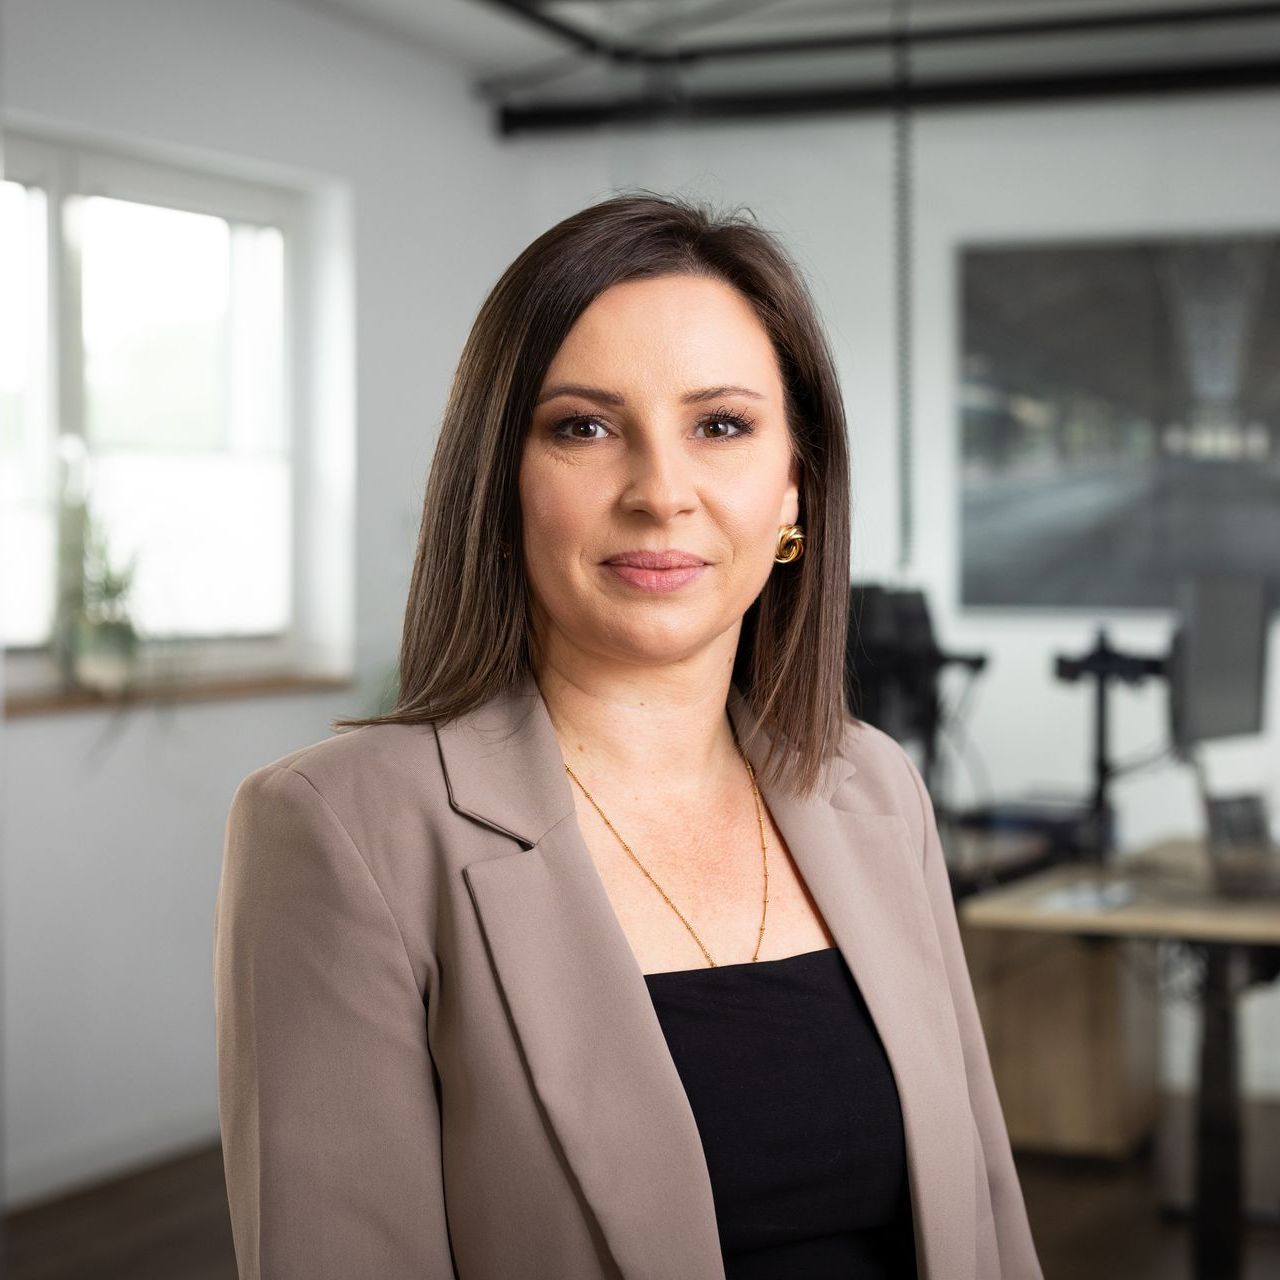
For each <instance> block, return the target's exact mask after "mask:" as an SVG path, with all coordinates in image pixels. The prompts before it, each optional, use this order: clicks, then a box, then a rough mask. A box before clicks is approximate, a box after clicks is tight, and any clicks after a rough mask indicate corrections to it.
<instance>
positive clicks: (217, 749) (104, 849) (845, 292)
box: [0, 0, 1280, 1204]
mask: <svg viewBox="0 0 1280 1280" xmlns="http://www.w3.org/2000/svg"><path fill="white" fill-rule="evenodd" d="M4 19H5V29H4V31H3V37H4V43H3V59H4V63H3V68H2V70H3V74H4V78H3V86H4V87H3V99H2V100H0V106H3V107H4V108H5V109H6V111H7V112H8V113H9V114H10V115H11V116H12V117H13V118H14V119H15V120H16V121H18V122H22V121H23V120H25V119H30V120H33V121H38V122H43V123H47V124H54V125H59V126H63V127H66V128H70V129H74V130H81V129H90V130H93V131H95V132H104V133H106V134H109V135H118V136H119V137H121V138H129V137H135V136H136V137H138V138H142V139H148V140H151V141H155V142H167V143H174V144H180V145H183V146H191V147H196V148H201V149H209V150H213V151H217V152H221V153H226V154H228V155H234V156H244V157H248V158H252V159H255V160H257V161H261V162H267V163H270V164H273V165H281V166H284V167H285V168H287V169H289V170H292V171H301V172H304V173H308V174H316V175H326V176H328V177H330V178H332V179H334V180H336V181H339V182H342V183H346V184H349V188H350V193H351V199H352V204H353V208H354V227H355V237H356V246H355V251H356V333H357V351H358V364H357V386H356V393H357V412H358V424H359V435H358V457H357V468H358V479H357V521H358V523H357V534H358V542H357V600H356V608H357V619H358V636H357V646H356V648H357V660H358V662H359V664H360V666H361V669H362V670H363V671H365V672H366V673H368V671H369V669H370V668H371V667H372V666H373V665H375V664H380V663H382V662H385V661H386V660H387V659H388V658H390V657H391V656H392V655H393V654H394V650H395V645H396V643H397V641H398V632H399V622H400V615H401V611H402V609H403V601H404V591H405V586H406V582H407V574H408V569H409V564H410V560H411V556H412V551H413V539H414V534H415V530H416V518H417V514H418V513H417V504H418V502H419V501H420V492H421V482H422V479H423V477H424V475H425V471H426V467H427V465H428V462H429V458H430V451H431V448H432V444H433V438H434V429H435V425H436V423H437V421H438V417H439V413H440V410H441V408H442V406H443V402H444V396H445V392H446V389H447V385H448V379H449V376H450V374H451V372H452V367H453V363H454V361H455V360H456V357H457V354H458V351H459V349H460V347H461V344H462V341H463V339H464V337H465V334H466V330H467V327H468V326H469V324H470V321H471V318H472V316H473V315H474V312H475V309H476V308H477V307H478V305H479V303H480V301H481V299H482V297H483V295H484V292H485V291H486V289H487V288H488V286H489V285H490V284H491V283H492V281H493V280H494V279H495V278H496V276H497V274H498V273H499V272H500V271H501V269H502V268H503V267H504V266H505V265H506V263H507V262H508V261H509V260H510V259H511V258H512V257H513V256H514V255H515V253H516V252H517V251H518V250H519V249H520V248H521V247H522V246H523V245H524V244H525V243H526V242H527V241H528V240H529V239H531V238H532V237H533V236H534V235H536V234H537V233H538V232H540V231H541V230H543V229H544V228H545V227H547V226H548V225H550V224H551V223H552V222H553V221H555V220H556V219H557V218H559V217H560V216H563V215H564V214H567V213H569V212H571V211H572V210H574V209H576V208H578V207H580V206H581V205H582V204H584V203H587V202H588V201H590V200H592V199H595V198H598V197H600V196H603V195H605V194H607V193H608V191H609V190H610V189H611V188H612V187H614V186H617V185H623V184H633V183H634V184H643V185H647V186H651V187H654V188H657V189H660V190H683V191H686V192H692V193H698V194H704V195H709V196H713V197H715V198H716V199H718V200H721V201H723V202H724V203H727V204H737V203H746V204H747V205H749V206H750V207H751V208H753V209H754V210H755V211H756V213H757V214H758V215H759V217H760V219H761V220H762V221H763V222H764V223H765V224H766V225H768V226H771V227H773V228H774V229H776V230H777V231H779V232H780V233H781V234H782V235H783V236H784V237H785V238H786V240H787V241H788V243H789V244H790V245H791V246H792V248H793V249H794V250H795V252H796V254H797V256H798V257H799V258H800V260H801V262H802V264H803V265H804V266H805V267H806V268H807V269H808V271H809V273H810V275H811V278H812V283H813V287H814V291H815V294H816V295H817V298H818V301H819V304H820V306H821V308H822V310H823V313H824V316H825V318H826V321H827V324H828V327H829V329H830V332H831V334H832V337H833V340H834V343H835V346H836V352H837V359H838V366H839V372H840V375H841V377H842V380H843V382H844V386H845V393H846V400H847V406H848V411H849V417H850V422H851V430H852V457H853V463H854V470H855V477H854V489H855V492H854V498H855V517H854V548H853V553H854V567H855V572H856V573H858V574H859V575H860V576H865V577H882V578H884V577H888V576H889V575H891V574H892V572H893V570H894V567H895V562H896V554H897V548H896V542H895V538H896V533H895V530H896V519H897V512H896V488H895V485H896V480H895V449H896V445H895V442H894V401H893V377H894V371H893V346H892V338H893V323H894V321H893V310H892V302H893V295H892V285H893V264H892V259H891V253H890V244H891V239H890V230H891V208H890V203H889V192H890V181H889V179H890V174H891V167H890V160H891V155H890V135H889V131H888V127H887V123H886V121H885V120H883V119H881V118H863V117H852V118H827V119H821V120H812V121H800V120H795V121H791V122H788V123H785V124H767V125H766V124H757V123H753V124H742V125H702V126H699V127H697V128H690V129H681V130H680V131H678V132H677V131H675V130H672V129H669V128H663V129H656V130H635V131H616V132H612V133H610V132H604V131H598V132H595V133H592V134H589V135H586V134H584V135H565V136H561V137H555V138H523V139H521V138H517V139H514V140H511V141H507V142H501V141H499V140H497V139H496V138H495V137H494V136H493V135H492V133H491V131H490V129H489V123H488V120H487V117H486V115H485V113H484V111H483V109H482V108H481V107H480V106H479V105H478V104H477V103H476V102H475V101H474V100H473V99H472V98H471V96H470V95H469V93H468V92H467V89H466V85H465V80H464V78H463V77H462V76H461V75H460V74H459V72H458V70H457V69H456V68H455V67H454V66H452V65H446V64H445V63H444V62H443V61H442V62H440V63H436V62H433V61H431V60H429V59H428V58H427V57H425V56H423V55H422V54H421V53H420V52H418V53H415V52H413V51H411V50H409V49H406V48H399V47H397V46H395V45H394V44H392V43H390V42H385V41H383V40H382V39H381V38H379V37H376V36H365V35H362V34H360V33H359V31H358V30H357V29H356V28H354V27H351V26H348V25H345V24H339V23H337V22H335V21H333V20H331V19H328V18H325V17H323V16H319V15H317V14H315V13H309V12H308V11H306V10H304V9H302V8H298V7H293V6H290V5H287V4H281V3H275V2H274V0H219V3H218V4H217V5H212V4H208V3H203V2H201V0H163V2H162V0H151V2H148V0H93V2H92V3H90V2H89V0H7V8H6V10H5V14H4ZM1278 126H1280V95H1277V94H1266V93H1250V94H1240V95H1237V96H1223V97H1217V98H1199V99H1188V100H1185V101H1183V102H1175V101H1159V102H1153V103H1150V104H1146V103H1135V102H1129V103H1123V104H1119V105H1116V106H1114V107H1113V106H1106V107H1101V106H1096V105H1095V106H1083V107H1080V106H1074V107H1062V106H1057V107H1053V108H1037V109H1034V110H1032V109H1022V108H1006V109H1003V110H1000V111H968V112H957V113H951V114H948V115H945V116H939V117H932V116H926V117H921V119H920V121H919V124H918V128H917V147H918V152H919V156H918V165H919V168H918V179H917V186H918V195H919V200H920V208H919V220H918V224H917V231H918V237H919V239H918V274H917V282H916V297H915V305H916V315H917V328H916V335H917V338H916V341H917V353H916V354H917V370H916V382H915V396H916V405H917V414H918V421H917V432H918V435H917V441H916V451H915V452H916V458H917V459H918V464H919V469H918V472H917V474H916V476H915V478H914V483H915V485H916V490H915V492H916V500H917V510H918V520H919V530H918V535H917V547H918V555H917V563H916V564H915V565H914V566H912V570H911V578H912V580H914V581H917V582H919V583H921V584H922V585H924V586H925V587H927V588H928V589H929V591H930V593H931V596H932V598H933V601H934V607H935V610H936V617H937V622H938V625H939V628H940V631H941V634H942V636H943V637H944V638H945V640H946V642H948V643H950V644H953V645H955V646H957V647H962V648H966V649H968V648H976V649H984V650H987V651H988V652H989V653H990V654H991V657H992V665H991V670H990V674H989V676H987V677H986V678H985V680H984V684H983V692H982V694H981V696H980V697H979V698H978V700H977V704H976V710H975V715H974V718H973V722H972V725H971V734H972V737H973V738H974V740H975V743H976V745H977V747H978V748H979V750H980V751H981V752H982V754H983V756H984V758H985V761H986V766H987V769H988V772H989V773H990V775H991V777H992V779H993V780H994V781H995V783H996V785H997V787H998V789H999V790H1000V792H1001V793H1002V794H1008V793H1016V792H1017V791H1018V790H1020V789H1021V788H1023V787H1025V786H1031V785H1036V786H1045V785H1047V786H1062V787H1080V786H1083V785H1084V783H1085V780H1086V768H1087V760H1088V750H1089V747H1088V732H1089V715H1088V702H1087V697H1086V695H1085V694H1084V693H1083V692H1082V691H1081V690H1078V689H1068V688H1065V687H1062V686H1056V685H1054V684H1053V683H1052V682H1051V681H1050V679H1049V676H1048V672H1049V670H1050V669H1051V655H1052V654H1054V653H1055V652H1058V651H1060V650H1062V651H1079V650H1081V649H1084V648H1086V647H1087V646H1088V644H1089V642H1090V640H1091V638H1092V629H1093V625H1094V619H1092V618H1090V619H1088V620H1082V619H1077V618H1069V617H1066V618H1055V617H1052V616H1050V615H1041V616H1038V617H1032V618H1028V619H1025V620H1019V621H1005V620H999V621H996V620H983V619H982V618H981V617H965V616H962V615H960V614H959V613H958V611H957V609H956V606H955V589H954V585H953V583H954V580H955V577H954V568H955V545H954V540H953V537H952V530H953V529H954V528H955V520H954V511H953V506H954V494H955V485H954V475H953V465H954V453H955V447H954V446H955V441H954V435H953V431H954V422H953V414H952V409H951V388H952V387H953V385H954V381H955V379H954V369H953V360H952V349H953V347H952V343H953V334H952V330H951V328H950V326H951V323H952V320H951V317H952V314H953V305H952V304H953V299H952V293H951V288H952V286H951V278H950V274H949V272H950V262H949V254H950V251H951V247H952V245H953V244H954V242H955V241H956V239H958V238H961V237H964V236H967V235H969V234H976V233H986V232H989V231H993V230H1001V231H1010V232H1013V233H1014V234H1038V233H1040V232H1043V231H1046V230H1054V231H1064V232H1072V231H1083V230H1095V229H1105V230H1108V231H1112V230H1121V229H1133V230H1139V231H1142V230H1151V231H1161V230H1188V229H1206V230H1219V229H1221V228H1224V227H1230V226H1233V225H1250V226H1259V225H1260V226H1272V225H1275V223H1276V221H1277V212H1278V211H1280V170H1277V167H1276V166H1275V165H1274V164H1273V163H1272V164H1269V163H1268V161H1271V160H1273V158H1274V143H1273V139H1274V137H1275V136H1276V133H1277V128H1278ZM1099 620H1101V619H1099ZM1114 623H1115V624H1114V626H1113V627H1112V638H1113V640H1114V641H1115V642H1116V643H1118V644H1121V645H1125V646H1132V647H1134V648H1139V649H1143V650H1151V651H1153V652H1154V651H1159V650H1161V649H1162V648H1163V647H1164V644H1165V641H1166V639H1167V621H1166V620H1163V619H1147V618H1142V617H1137V616H1130V617H1117V618H1116V619H1115V620H1114ZM1272 653H1273V657H1274V658H1275V662H1274V665H1273V672H1272V675H1273V680H1272V685H1271V690H1270V693H1269V706H1268V714H1269V723H1270V725H1271V726H1272V732H1271V736H1270V738H1269V739H1268V740H1267V741H1266V742H1265V743H1264V744H1246V745H1245V746H1244V747H1243V748H1242V749H1241V750H1240V751H1237V752H1234V753H1227V754H1225V755H1222V756H1221V760H1222V762H1223V767H1224V768H1225V769H1226V770H1227V771H1228V772H1231V771H1233V770H1234V771H1235V772H1236V773H1237V774H1238V775H1239V776H1240V778H1241V779H1242V780H1244V781H1249V782H1253V783H1257V782H1259V781H1261V780H1263V779H1264V778H1265V779H1266V781H1267V783H1268V785H1269V786H1270V791H1271V799H1272V801H1273V804H1275V805H1276V807H1277V808H1278V809H1280V773H1278V772H1277V770H1278V769H1280V750H1277V746H1278V745H1280V742H1278V736H1280V643H1276V638H1275V637H1273V648H1272ZM372 696H373V694H372V691H369V692H367V693H362V694H361V695H360V697H358V698H357V697H325V698H318V697H295V698H273V699H262V700H256V701H255V700H247V701H243V702H231V703H213V704H208V705H204V706H202V705H199V704H192V705H189V706H185V707H179V708H178V709H176V710H175V711H173V712H170V713H159V712H153V711H145V710H144V711H139V712H131V713H129V714H128V715H127V716H126V717H124V718H123V719H122V721H121V722H120V725H119V729H118V731H117V732H114V733H113V728H112V723H111V721H110V720H109V719H108V718H107V717H104V716H99V715H94V714H79V713H78V714H75V715H65V716H58V717H50V718H47V719H35V720H17V721H12V722H9V723H8V724H7V726H6V742H5V751H6V757H7V758H6V759H5V762H4V763H5V776H4V781H3V785H4V818H3V822H4V827H3V855H4V868H3V878H4V884H5V910H6V916H5V919H4V948H5V951H4V974H5V977H4V983H5V986H4V1007H5V1016H6V1027H5V1055H6V1058H5V1081H4V1089H5V1092H4V1102H5V1112H6V1121H5V1124H6V1130H7V1132H6V1140H7V1143H6V1166H5V1168H6V1178H7V1183H8V1199H9V1202H10V1203H11V1204H13V1203H18V1202H21V1201H23V1200H26V1199H30V1198H32V1197H34V1196H38V1195H40V1194H42V1193H45V1192H48V1191H52V1190H54V1189H56V1188H59V1187H61V1186H64V1185H67V1184H70V1183H73V1182H76V1181H80V1180H87V1179H90V1178H92V1177H94V1176H95V1175H99V1174H102V1173H105V1172H107V1171H110V1170H112V1169H114V1168H117V1167H123V1166H126V1165H128V1164H130V1163H134V1162H142V1161H144V1160H146V1159H147V1158H150V1157H152V1156H156V1155H159V1154H163V1153H165V1152H167V1151H171V1150H174V1149H177V1148H180V1147H182V1146H184V1145H188V1144H192V1143H196V1142H199V1141H203V1140H207V1139H210V1138H212V1137H213V1135H215V1133H216V1103H215V1092H214V1063H213V1020H212V1008H211V992H210V929H211V911H212V902H213V895H214V891H215V887H216V883H217V874H218V865H219V858H220V854H221V840H222V833H223V824H224V822H225V817H226V807H227V803H228V801H229V799H230V796H231V793H232V791H233V789H234V787H235V784H236V783H237V782H238V781H239V779H240V778H241V777H242V776H243V775H244V774H245V773H246V772H248V771H249V770H250V769H251V768H253V767H255V766H256V765H257V764H259V763H262V762H264V761H266V760H269V759H271V758H273V757H275V756H277V755H279V754H282V753H283V752H285V751H287V750H290V749H292V748H293V747H295V746H298V745H301V744H303V743H305V742H308V741H312V740H314V739H316V738H319V737H322V736H324V735H325V733H326V732H327V724H328V720H329V718H330V717H332V716H336V715H343V714H350V713H354V712H358V711H362V710H364V709H365V706H366V705H367V702H366V700H367V699H368V698H370V697H372ZM1162 699H1163V692H1162V690H1160V689H1159V688H1157V687H1154V686H1152V687H1150V688H1147V689H1143V690H1141V691H1136V692H1122V693H1120V694H1118V695H1117V696H1116V698H1115V749H1116V752H1117V754H1119V755H1120V756H1127V755H1130V754H1133V753H1135V752H1136V751H1139V750H1141V749H1143V748H1145V747H1147V746H1148V745H1150V743H1151V742H1152V741H1153V740H1155V739H1157V738H1158V737H1159V735H1160V732H1161V726H1162V717H1163V701H1162ZM1268 770H1269V773H1268V772H1267V771H1268ZM958 798H959V799H962V800H963V799H964V798H965V795H964V793H963V792H961V793H960V794H959V796H958ZM1116 799H1117V802H1118V803H1119V805H1120V806H1121V810H1122V813H1121V818H1122V838H1123V840H1124V842H1125V844H1126V845H1133V844H1138V843H1141V842H1143V841H1146V840H1149V839H1153V838H1157V837H1159V836H1162V835H1166V834H1169V835H1172V834H1179V833H1182V832H1184V831H1188V830H1190V829H1191V828H1192V826H1193V824H1194V822H1195V810H1194V805H1193V795H1192V790H1191V786H1190V781H1189V779H1188V778H1187V777H1185V776H1184V775H1183V774H1182V773H1181V772H1180V771H1178V770H1176V769H1172V768H1169V769H1164V770H1161V771H1158V772H1152V773H1150V774H1148V775H1143V776H1142V777H1141V778H1140V779H1138V778H1135V779H1133V780H1128V781H1122V782H1121V783H1120V784H1119V785H1118V787H1117V789H1116ZM1247 1003H1248V1016H1247V1017H1246V1019H1245V1026H1244V1034H1245V1040H1246V1053H1245V1077H1246V1082H1247V1085H1248V1087H1249V1088H1250V1089H1252V1090H1255V1091H1263V1090H1265V1091H1267V1092H1278V1091H1280V1052H1278V1051H1277V1050H1278V1049H1280V1000H1278V999H1277V998H1276V997H1275V996H1274V995H1273V994H1272V993H1266V994H1260V995H1256V996H1251V997H1250V998H1249V1000H1248V1002H1247ZM1166 1025H1167V1030H1168V1032H1169V1035H1168V1037H1167V1046H1166V1055H1165V1075H1166V1079H1167V1080H1168V1081H1169V1082H1170V1083H1171V1084H1185V1083H1186V1081H1187V1080H1188V1079H1189V1078H1190V1077H1191V1074H1192V1070H1193V1059H1192V1056H1191V1045H1192V1041H1191V1039H1190V1036H1191V1033H1192V1032H1193V1030H1194V1022H1193V1021H1192V1020H1191V1019H1190V1017H1189V1016H1187V1015H1185V1014H1184V1013H1183V1012H1182V1011H1177V1010H1174V1011H1171V1012H1170V1014H1169V1016H1168V1018H1167V1024H1166ZM1264 1055H1265V1057H1264Z"/></svg>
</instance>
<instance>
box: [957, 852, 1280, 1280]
mask: <svg viewBox="0 0 1280 1280" xmlns="http://www.w3.org/2000/svg"><path fill="white" fill-rule="evenodd" d="M1126 896H1128V897H1130V898H1131V900H1129V901H1120V899H1121V898H1123V897H1126ZM957 912H958V914H959V916H960V919H961V920H962V921H963V922H964V924H965V925H966V927H969V928H982V929H1010V930H1031V931H1034V932H1036V933H1053V932H1060V933H1068V934H1074V935H1076V936H1078V937H1095V938H1098V937H1106V938H1145V939H1151V940H1157V941H1160V940H1163V941H1180V942H1185V943H1188V944H1191V945H1192V946H1193V947H1195V948H1196V949H1197V950H1198V951H1199V952H1200V953H1201V954H1202V956H1203V960H1204V974H1203V978H1202V981H1201V984H1200V1005H1201V1014H1202V1018H1201V1031H1200V1079H1199V1084H1198V1089H1197V1094H1196V1178H1195V1187H1196V1195H1195V1208H1194V1212H1193V1223H1192V1255H1193V1274H1194V1276H1195V1277H1196V1280H1239V1276H1240V1268H1241V1254H1242V1249H1243V1246H1242V1240H1243V1230H1242V1228H1243V1223H1242V1213H1241V1202H1242V1186H1241V1183H1242V1175H1241V1152H1240V1119H1239V1108H1240V1096H1239V1067H1238V1061H1237V1050H1236V1011H1235V996H1236V994H1237V993H1238V992H1239V991H1242V990H1244V989H1245V988H1246V987H1248V986H1249V985H1251V984H1252V983H1253V982H1257V981H1271V980H1272V979H1274V978H1275V976H1276V974H1277V972H1280V899H1271V900H1267V899H1260V898H1255V899H1250V900H1227V899H1223V898H1220V897H1218V896H1216V895H1215V894H1214V892H1213V887H1212V880H1211V876H1210V871H1209V862H1208V858H1207V855H1206V852H1205V848H1204V845H1203V843H1202V842H1200V841H1193V840H1175V841H1166V842H1164V843H1161V844H1158V845H1153V846H1151V847H1149V848H1146V849H1142V850H1139V851H1136V852H1134V853H1131V854H1124V855H1118V856H1117V857H1116V859H1115V860H1114V862H1113V863H1112V865H1111V867H1109V868H1107V869H1105V870H1103V869H1099V868H1097V867H1095V866H1093V865H1091V864H1078V863H1072V864H1068V865H1062V866H1056V867H1052V868H1050V869H1048V870H1046V871H1041V872H1037V873H1036V874H1034V875H1031V876H1028V877H1026V878H1025V879H1022V880H1019V881H1017V882H1015V883H1013V884H1008V885H1002V886H1000V887H999V888H995V889H990V890H986V891H984V892H980V893H976V894H973V895H971V896H969V897H966V898H964V899H963V900H962V901H960V902H959V903H958V904H957Z"/></svg>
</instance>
